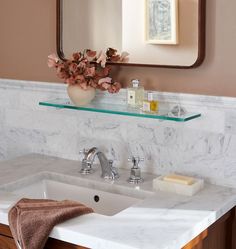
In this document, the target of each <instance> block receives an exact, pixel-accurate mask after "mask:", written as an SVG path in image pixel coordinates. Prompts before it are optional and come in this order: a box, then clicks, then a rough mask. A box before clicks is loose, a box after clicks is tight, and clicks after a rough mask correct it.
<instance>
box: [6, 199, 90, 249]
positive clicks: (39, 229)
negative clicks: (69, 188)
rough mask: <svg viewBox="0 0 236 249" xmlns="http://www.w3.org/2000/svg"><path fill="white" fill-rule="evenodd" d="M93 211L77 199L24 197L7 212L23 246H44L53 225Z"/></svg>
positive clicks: (35, 248)
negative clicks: (55, 199)
mask: <svg viewBox="0 0 236 249" xmlns="http://www.w3.org/2000/svg"><path fill="white" fill-rule="evenodd" d="M92 212H93V210H92V209H91V208H88V207H86V206H84V205H83V204H81V203H79V202H75V201H68V200H65V201H54V200H45V199H43V200H41V199H35V200H34V199H21V200H20V201H19V202H17V203H16V204H15V206H14V207H13V208H11V210H10V211H9V213H8V220H9V226H10V229H11V232H12V235H13V238H14V240H15V241H16V243H19V245H20V246H21V249H43V248H44V246H45V244H46V241H47V239H48V236H49V234H50V232H51V231H52V229H53V227H54V226H55V225H57V224H59V223H62V222H63V221H66V220H68V219H71V218H75V217H76V216H79V215H83V214H88V213H92Z"/></svg>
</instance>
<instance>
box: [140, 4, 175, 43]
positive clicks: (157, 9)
mask: <svg viewBox="0 0 236 249" xmlns="http://www.w3.org/2000/svg"><path fill="white" fill-rule="evenodd" d="M145 11H146V32H145V33H146V42H147V43H150V44H163V45H177V44H178V43H179V37H178V26H179V23H178V19H179V18H178V0H145Z"/></svg>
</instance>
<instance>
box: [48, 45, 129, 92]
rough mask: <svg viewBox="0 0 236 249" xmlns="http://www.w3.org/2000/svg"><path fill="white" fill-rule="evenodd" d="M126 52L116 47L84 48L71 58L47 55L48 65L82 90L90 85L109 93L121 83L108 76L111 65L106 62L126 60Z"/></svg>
mask: <svg viewBox="0 0 236 249" xmlns="http://www.w3.org/2000/svg"><path fill="white" fill-rule="evenodd" d="M128 55H129V54H128V53H127V52H123V53H122V54H121V55H119V54H118V53H117V50H116V49H113V48H108V49H107V51H106V52H103V51H101V52H99V53H97V52H96V51H92V50H90V49H86V50H84V51H83V52H76V53H74V54H73V55H72V59H69V60H60V59H59V58H58V57H57V56H56V55H55V54H51V55H49V56H48V66H49V67H50V68H55V69H56V74H57V76H58V77H59V78H60V79H62V80H63V81H64V82H65V83H66V84H68V85H78V86H80V87H81V88H82V89H83V90H87V89H88V88H90V87H92V88H95V89H100V90H102V91H108V92H109V93H117V92H118V91H119V90H120V88H121V84H120V83H119V82H113V80H112V78H111V77H110V72H111V66H108V65H106V63H107V62H127V61H128Z"/></svg>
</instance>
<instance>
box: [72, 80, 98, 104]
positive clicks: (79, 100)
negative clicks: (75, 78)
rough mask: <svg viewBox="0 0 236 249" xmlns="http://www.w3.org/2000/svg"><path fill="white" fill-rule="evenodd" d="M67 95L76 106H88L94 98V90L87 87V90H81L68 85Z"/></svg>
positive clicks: (76, 86)
mask: <svg viewBox="0 0 236 249" xmlns="http://www.w3.org/2000/svg"><path fill="white" fill-rule="evenodd" d="M67 93H68V96H69V97H70V100H71V101H72V102H73V104H74V105H76V106H85V105H88V104H89V103H90V102H91V101H92V100H93V99H94V97H95V89H94V88H92V87H89V88H88V89H87V90H83V89H82V88H81V87H80V86H78V85H68V87H67Z"/></svg>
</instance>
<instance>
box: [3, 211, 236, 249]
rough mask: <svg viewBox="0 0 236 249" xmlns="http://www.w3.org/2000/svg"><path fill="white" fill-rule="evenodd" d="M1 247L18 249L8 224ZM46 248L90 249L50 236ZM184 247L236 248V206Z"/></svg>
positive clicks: (203, 248) (195, 248) (204, 248)
mask: <svg viewBox="0 0 236 249" xmlns="http://www.w3.org/2000/svg"><path fill="white" fill-rule="evenodd" d="M0 249H17V248H16V245H15V243H14V240H13V238H12V234H11V231H10V229H9V227H8V226H6V225H1V224H0ZM44 249H88V248H85V247H82V246H78V245H73V244H70V243H66V242H64V241H60V240H56V239H52V238H49V239H48V241H47V244H46V246H45V248H44ZM182 249H236V208H234V209H232V210H231V211H229V212H228V213H227V214H225V215H224V216H223V217H222V218H221V219H219V220H218V221H217V222H215V223H214V224H213V225H212V226H210V227H209V228H208V229H207V230H205V231H203V232H202V233H201V234H199V235H198V236H197V237H196V238H194V239H193V240H192V241H190V242H189V243H188V244H187V245H186V246H184V247H183V248H182Z"/></svg>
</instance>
